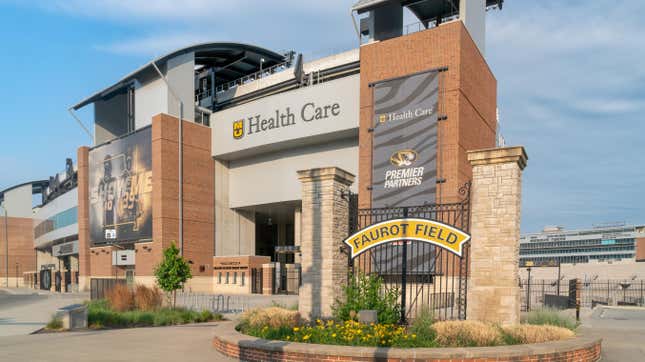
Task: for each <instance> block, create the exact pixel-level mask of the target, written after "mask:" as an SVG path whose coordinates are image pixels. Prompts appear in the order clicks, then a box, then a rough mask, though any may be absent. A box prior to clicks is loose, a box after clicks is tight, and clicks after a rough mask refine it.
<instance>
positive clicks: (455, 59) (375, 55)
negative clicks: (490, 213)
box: [358, 21, 497, 208]
mask: <svg viewBox="0 0 645 362" xmlns="http://www.w3.org/2000/svg"><path fill="white" fill-rule="evenodd" d="M360 61H361V86H360V92H361V94H360V130H359V178H358V179H359V187H358V189H359V206H360V207H361V208H369V207H370V204H371V193H370V190H369V189H368V187H369V186H370V185H371V182H372V174H371V173H372V170H371V165H372V134H371V133H370V132H368V129H369V128H370V127H371V124H372V117H373V104H372V102H373V100H372V88H370V87H369V84H370V83H373V82H376V81H381V80H385V79H390V78H394V77H399V76H404V75H407V74H413V73H416V72H420V71H425V70H430V69H435V68H441V67H448V71H447V72H445V74H444V75H443V78H442V83H441V84H440V87H441V91H440V96H439V105H440V106H439V110H440V113H443V115H446V116H447V117H448V119H447V120H445V121H441V122H440V125H439V136H438V137H439V142H438V144H439V146H438V164H437V169H438V176H439V177H440V178H444V179H446V182H445V183H444V184H441V185H438V189H437V196H438V198H439V201H441V202H450V201H454V200H455V199H456V198H458V197H459V195H458V189H459V186H461V185H463V184H464V183H465V182H466V181H468V180H470V178H471V167H470V165H469V163H468V160H467V159H466V151H468V150H473V149H482V148H490V147H494V146H495V133H496V107H497V81H496V80H495V78H494V76H493V74H492V72H491V71H490V68H489V67H488V65H487V64H486V61H485V60H484V58H483V57H482V55H481V53H479V50H478V49H477V46H476V45H475V43H474V42H473V40H472V39H471V38H470V35H469V34H468V31H467V30H466V29H465V27H464V25H463V24H462V22H460V21H456V22H453V23H448V24H444V25H442V26H439V27H437V28H433V29H429V30H425V31H421V32H417V33H414V34H410V35H405V36H402V37H397V38H393V39H388V40H385V41H381V42H376V43H371V44H366V45H363V46H361V49H360Z"/></svg>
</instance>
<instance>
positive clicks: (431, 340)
mask: <svg viewBox="0 0 645 362" xmlns="http://www.w3.org/2000/svg"><path fill="white" fill-rule="evenodd" d="M434 322H435V321H434V313H433V312H432V309H430V308H427V307H423V308H421V311H420V312H419V314H417V316H416V318H414V320H413V321H412V324H410V327H409V328H408V333H410V334H412V335H416V339H415V340H414V345H415V346H416V347H434V346H435V345H436V342H435V338H436V337H437V334H436V332H435V330H434V329H433V328H432V324H433V323H434Z"/></svg>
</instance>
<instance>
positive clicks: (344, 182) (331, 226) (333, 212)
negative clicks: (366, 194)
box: [298, 167, 354, 319]
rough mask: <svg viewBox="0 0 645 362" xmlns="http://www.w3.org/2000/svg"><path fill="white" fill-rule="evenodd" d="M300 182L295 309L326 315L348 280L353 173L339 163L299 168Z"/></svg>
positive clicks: (309, 314)
mask: <svg viewBox="0 0 645 362" xmlns="http://www.w3.org/2000/svg"><path fill="white" fill-rule="evenodd" d="M298 178H299V179H300V182H301V183H302V213H301V230H300V235H301V245H300V249H301V252H302V256H301V267H302V286H301V287H300V291H299V297H298V309H299V311H300V314H301V315H302V316H303V317H304V318H308V319H311V318H316V317H329V316H331V314H332V310H331V307H332V305H333V303H334V301H335V299H336V298H337V297H339V296H340V295H341V293H342V285H343V284H345V283H346V281H347V255H346V254H344V253H342V252H341V246H342V241H343V239H345V238H346V237H347V233H348V230H349V229H348V220H347V218H348V212H349V207H348V206H349V205H348V200H347V198H346V197H345V196H344V195H345V194H346V193H347V192H348V191H349V187H350V186H351V184H352V183H353V182H354V175H352V174H351V173H349V172H347V171H344V170H342V169H340V168H338V167H325V168H315V169H310V170H303V171H298Z"/></svg>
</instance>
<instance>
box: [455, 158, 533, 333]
mask: <svg viewBox="0 0 645 362" xmlns="http://www.w3.org/2000/svg"><path fill="white" fill-rule="evenodd" d="M468 160H469V161H470V162H471V164H472V165H473V181H472V188H471V220H472V221H471V227H470V232H471V235H472V241H471V249H470V281H469V283H468V304H467V311H466V317H467V318H468V319H473V320H481V321H490V322H494V323H500V324H518V323H519V322H520V288H519V286H518V281H519V265H518V260H519V239H520V208H521V201H522V200H521V199H522V198H521V196H522V170H523V169H524V167H525V166H526V161H527V156H526V152H525V151H524V148H523V147H509V148H496V149H488V150H479V151H471V152H469V153H468Z"/></svg>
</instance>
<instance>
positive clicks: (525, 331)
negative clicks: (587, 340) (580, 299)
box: [502, 324, 574, 344]
mask: <svg viewBox="0 0 645 362" xmlns="http://www.w3.org/2000/svg"><path fill="white" fill-rule="evenodd" d="M502 330H503V332H504V334H505V337H506V341H507V343H508V344H524V343H542V342H548V341H559V340H562V339H567V338H571V337H573V336H574V333H573V332H572V331H571V330H570V329H567V328H562V327H556V326H552V325H530V324H521V325H519V326H509V327H503V328H502Z"/></svg>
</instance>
